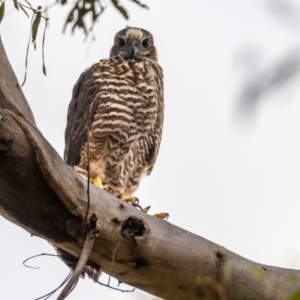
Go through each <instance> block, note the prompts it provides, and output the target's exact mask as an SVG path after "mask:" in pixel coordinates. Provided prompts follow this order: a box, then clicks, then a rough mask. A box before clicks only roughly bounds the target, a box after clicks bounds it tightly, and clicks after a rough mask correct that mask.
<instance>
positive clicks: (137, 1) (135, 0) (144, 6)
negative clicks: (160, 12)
mask: <svg viewBox="0 0 300 300" xmlns="http://www.w3.org/2000/svg"><path fill="white" fill-rule="evenodd" d="M131 1H132V2H134V3H136V4H137V5H139V6H140V7H143V8H146V9H149V6H147V5H146V4H143V3H141V2H140V1H139V0H131Z"/></svg>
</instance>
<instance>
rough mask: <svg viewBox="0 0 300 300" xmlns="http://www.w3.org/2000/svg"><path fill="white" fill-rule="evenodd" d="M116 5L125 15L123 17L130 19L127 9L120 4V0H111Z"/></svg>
mask: <svg viewBox="0 0 300 300" xmlns="http://www.w3.org/2000/svg"><path fill="white" fill-rule="evenodd" d="M111 2H112V4H113V5H114V7H115V8H116V9H117V10H118V11H119V12H120V13H121V14H122V15H123V17H124V18H125V19H126V20H128V19H129V16H128V13H127V11H126V9H125V8H124V7H123V6H121V5H120V3H119V0H111Z"/></svg>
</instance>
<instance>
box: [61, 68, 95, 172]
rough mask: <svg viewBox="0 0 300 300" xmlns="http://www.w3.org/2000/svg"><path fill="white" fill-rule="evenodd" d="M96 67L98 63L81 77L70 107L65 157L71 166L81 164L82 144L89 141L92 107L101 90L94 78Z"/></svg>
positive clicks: (75, 87) (74, 89) (74, 90)
mask: <svg viewBox="0 0 300 300" xmlns="http://www.w3.org/2000/svg"><path fill="white" fill-rule="evenodd" d="M94 67H96V65H94V66H92V67H91V68H90V69H88V70H86V71H85V72H83V73H82V74H81V76H80V77H79V79H78V81H77V83H76V84H75V86H74V88H73V93H72V100H71V102H70V104H69V108H68V116H67V127H66V130H65V153H64V159H65V161H66V163H67V164H69V165H71V166H75V165H78V164H79V161H80V153H81V150H82V146H83V145H84V144H85V143H86V141H87V134H88V130H89V128H88V127H89V125H90V124H91V121H92V117H93V112H92V111H91V109H90V107H91V105H92V103H93V100H94V99H95V95H96V94H97V92H98V91H99V84H96V82H95V80H94V78H93V72H94Z"/></svg>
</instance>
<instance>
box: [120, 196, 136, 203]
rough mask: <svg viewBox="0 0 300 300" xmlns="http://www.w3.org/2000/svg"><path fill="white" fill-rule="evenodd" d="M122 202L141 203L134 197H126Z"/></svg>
mask: <svg viewBox="0 0 300 300" xmlns="http://www.w3.org/2000/svg"><path fill="white" fill-rule="evenodd" d="M122 200H123V201H125V202H127V203H139V199H138V198H137V197H134V196H124V197H123V198H122Z"/></svg>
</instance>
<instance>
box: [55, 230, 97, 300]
mask: <svg viewBox="0 0 300 300" xmlns="http://www.w3.org/2000/svg"><path fill="white" fill-rule="evenodd" d="M94 242H95V239H94V236H93V234H90V233H88V234H87V236H86V239H85V243H84V246H83V249H82V252H81V255H80V258H79V261H78V263H77V266H76V268H75V270H74V273H73V275H72V277H71V278H70V280H69V281H68V283H67V285H66V286H65V287H64V289H63V290H62V292H61V293H60V295H59V296H58V298H57V300H63V299H65V298H66V297H67V296H68V294H69V292H70V290H71V289H72V288H73V286H74V284H76V283H77V281H78V279H79V276H80V275H81V273H82V271H83V270H84V267H85V265H86V263H87V261H88V259H89V256H90V254H91V251H92V249H93V245H94Z"/></svg>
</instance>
